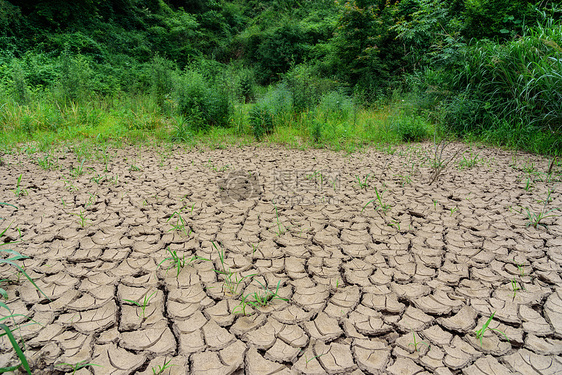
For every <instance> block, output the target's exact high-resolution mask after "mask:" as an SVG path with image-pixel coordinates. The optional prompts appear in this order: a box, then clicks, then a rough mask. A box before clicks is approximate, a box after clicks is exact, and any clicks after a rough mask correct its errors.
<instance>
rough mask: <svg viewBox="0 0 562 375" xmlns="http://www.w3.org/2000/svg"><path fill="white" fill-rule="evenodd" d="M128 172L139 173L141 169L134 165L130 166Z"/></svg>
mask: <svg viewBox="0 0 562 375" xmlns="http://www.w3.org/2000/svg"><path fill="white" fill-rule="evenodd" d="M129 171H131V172H140V171H142V169H141V168H140V167H139V166H137V165H135V164H131V166H130V167H129Z"/></svg>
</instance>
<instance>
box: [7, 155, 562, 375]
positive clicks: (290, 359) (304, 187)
mask: <svg viewBox="0 0 562 375" xmlns="http://www.w3.org/2000/svg"><path fill="white" fill-rule="evenodd" d="M458 149H461V152H460V153H459V155H460V156H459V157H457V159H456V160H455V161H454V162H453V163H451V164H450V165H449V166H448V167H447V168H446V169H444V170H443V171H442V172H441V174H440V176H439V177H438V178H437V179H436V181H435V182H434V183H433V184H431V185H430V184H429V183H428V182H429V181H430V180H431V179H433V176H434V170H435V169H433V168H432V164H431V163H432V162H434V161H435V160H431V156H432V152H433V150H432V147H431V145H416V146H409V147H408V146H403V147H400V148H398V149H395V150H394V152H393V153H388V152H380V151H377V150H375V149H369V150H367V151H365V152H361V153H355V154H351V155H346V154H343V153H335V152H330V151H326V150H309V151H298V150H286V149H284V148H281V147H276V148H254V147H245V148H242V149H239V148H231V149H228V150H211V151H204V152H202V151H199V150H193V151H186V150H183V149H180V148H176V149H174V150H171V151H172V152H170V153H169V154H165V153H162V152H161V151H162V150H156V149H142V150H140V149H139V148H130V149H127V150H116V151H115V150H114V151H112V152H110V154H111V160H106V161H107V162H106V163H93V162H85V163H83V164H82V163H81V162H80V161H79V160H77V159H76V157H75V156H73V154H71V153H60V154H59V155H58V156H57V157H56V158H55V159H54V160H53V163H54V165H55V166H57V168H56V169H53V170H43V169H41V168H40V167H39V166H38V164H37V162H36V160H35V159H36V158H37V156H36V155H31V156H28V155H25V154H13V155H5V156H4V158H3V159H4V162H5V163H4V164H3V165H1V166H0V202H7V203H11V204H13V205H15V206H17V210H16V209H15V208H13V207H11V206H0V217H1V218H2V220H1V222H0V223H1V228H2V229H3V228H5V227H6V226H8V225H11V228H12V229H10V230H8V231H7V232H6V237H5V238H4V239H3V240H4V241H5V242H8V241H11V240H19V241H20V242H19V243H17V244H14V245H12V246H11V248H12V249H14V250H16V251H18V252H20V253H22V254H24V255H27V256H29V257H30V258H29V259H27V260H25V261H23V262H22V264H23V265H24V266H25V270H26V272H27V273H28V274H29V275H30V276H31V277H32V278H33V279H34V280H35V281H36V283H37V285H38V286H39V287H40V288H41V290H42V291H43V292H44V293H45V294H46V295H47V296H48V297H49V299H47V298H45V297H44V296H43V295H42V294H41V293H39V292H38V291H37V290H36V289H35V288H34V287H33V285H31V284H30V283H29V282H27V281H25V282H24V280H25V279H24V278H21V277H19V278H18V275H17V274H15V273H14V271H13V269H8V268H2V269H0V275H1V277H0V278H1V279H7V280H9V281H4V285H5V289H6V290H7V291H8V294H9V297H10V298H9V300H8V304H9V306H10V307H11V309H12V310H13V312H14V313H15V314H22V315H23V316H25V317H28V318H30V319H33V321H34V322H37V323H39V324H31V325H25V326H22V327H21V330H20V331H19V332H20V333H21V335H22V337H23V338H24V339H25V342H26V344H27V351H26V354H27V357H28V359H29V360H30V362H31V364H32V366H33V367H34V373H45V374H50V373H58V372H62V371H67V372H69V371H71V367H70V366H68V365H61V364H64V363H67V364H78V363H80V362H82V361H86V362H85V363H95V364H97V365H100V367H98V366H91V367H88V368H85V369H82V370H80V371H78V372H77V373H79V374H86V373H89V372H92V373H94V374H129V373H138V374H152V373H153V369H155V370H156V371H158V370H160V369H161V368H163V367H165V366H170V365H173V366H171V367H169V368H168V369H166V370H164V372H163V373H164V374H168V373H170V374H185V373H193V374H232V373H238V374H242V373H246V374H284V373H287V374H289V373H304V374H325V373H329V374H336V373H353V374H360V373H374V374H378V373H385V374H421V373H425V374H429V373H437V374H455V373H460V372H461V371H462V372H463V373H466V374H492V373H495V374H500V373H501V374H503V373H516V372H518V373H524V374H555V373H561V372H562V360H561V359H560V355H561V354H562V279H561V277H560V276H561V265H562V220H561V218H560V216H559V215H560V212H558V211H553V212H551V214H554V215H556V216H552V217H547V218H545V219H543V220H540V223H539V224H546V227H545V226H542V225H537V227H536V228H535V227H534V226H533V225H528V224H529V219H528V218H527V210H526V208H528V209H529V213H532V214H536V213H539V212H541V210H543V208H545V207H546V209H545V212H546V211H548V210H550V209H553V208H554V209H556V208H560V207H562V195H561V194H560V192H559V191H557V188H558V187H559V185H560V183H559V181H560V173H561V171H560V170H557V168H555V170H554V173H553V174H551V175H546V174H545V173H543V172H546V171H547V170H548V168H549V164H550V162H549V160H546V159H542V158H540V157H535V156H530V155H524V154H518V155H515V154H513V153H509V152H505V151H498V150H491V149H478V150H468V148H467V146H466V145H453V146H451V150H450V151H449V150H447V151H446V153H447V152H449V154H450V155H454V153H455V152H456V150H458ZM470 152H472V155H471V154H470ZM475 155H476V156H475ZM471 158H472V159H471ZM463 160H464V163H463ZM470 160H473V161H475V162H474V163H472V162H470ZM459 163H460V164H459ZM433 166H434V167H435V165H433ZM558 169H559V168H558ZM20 174H21V175H22V179H21V184H20V185H21V186H20V187H21V188H22V189H25V190H26V191H25V193H23V194H16V193H15V192H14V189H16V181H17V179H18V176H19V175H20ZM551 189H554V192H551V193H550V196H548V195H549V191H550V190H551ZM547 199H548V202H546V203H547V204H546V205H545V200H547ZM14 228H19V229H20V230H21V236H20V233H19V232H18V231H16V230H15V229H14ZM174 259H175V260H176V263H174V262H173V261H174ZM2 313H5V312H2ZM493 313H495V314H494V317H493V319H492V320H491V321H490V322H489V326H488V329H487V330H485V332H484V334H483V335H482V337H477V335H476V334H475V331H476V330H479V329H481V328H482V327H483V326H484V325H485V323H486V322H487V321H488V318H489V317H490V316H491V315H492V314H493ZM24 321H25V320H24V319H23V318H21V317H20V318H18V322H19V323H23V322H24ZM3 340H4V341H2V342H1V345H2V346H1V352H2V353H8V354H5V355H2V356H0V360H1V361H3V363H0V365H6V364H9V363H16V357H15V354H12V353H13V351H12V350H11V346H10V345H9V342H8V341H7V340H6V338H4V339H3Z"/></svg>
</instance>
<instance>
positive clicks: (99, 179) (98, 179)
mask: <svg viewBox="0 0 562 375" xmlns="http://www.w3.org/2000/svg"><path fill="white" fill-rule="evenodd" d="M105 179H106V176H105V175H101V174H96V175H95V176H93V177H92V178H90V181H92V182H95V183H96V184H98V185H99V184H101V183H102V182H103V180H105Z"/></svg>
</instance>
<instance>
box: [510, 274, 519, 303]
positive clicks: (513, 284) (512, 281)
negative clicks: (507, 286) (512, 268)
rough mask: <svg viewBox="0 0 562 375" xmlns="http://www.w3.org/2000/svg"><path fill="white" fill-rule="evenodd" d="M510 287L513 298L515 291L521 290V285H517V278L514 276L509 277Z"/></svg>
mask: <svg viewBox="0 0 562 375" xmlns="http://www.w3.org/2000/svg"><path fill="white" fill-rule="evenodd" d="M511 288H512V289H513V298H514V299H515V295H516V294H517V291H518V290H521V287H520V286H518V285H517V280H515V278H513V279H511Z"/></svg>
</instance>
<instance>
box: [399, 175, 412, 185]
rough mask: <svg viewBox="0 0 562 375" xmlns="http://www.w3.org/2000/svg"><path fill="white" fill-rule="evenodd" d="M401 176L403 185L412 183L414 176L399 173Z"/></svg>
mask: <svg viewBox="0 0 562 375" xmlns="http://www.w3.org/2000/svg"><path fill="white" fill-rule="evenodd" d="M398 177H399V178H400V184H401V185H402V186H406V185H410V184H411V183H412V177H411V176H410V175H398Z"/></svg>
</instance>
